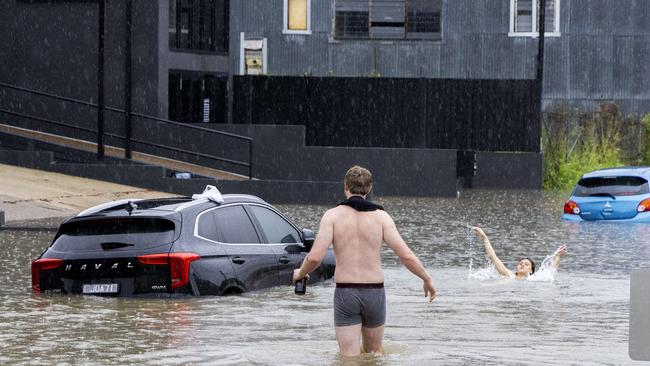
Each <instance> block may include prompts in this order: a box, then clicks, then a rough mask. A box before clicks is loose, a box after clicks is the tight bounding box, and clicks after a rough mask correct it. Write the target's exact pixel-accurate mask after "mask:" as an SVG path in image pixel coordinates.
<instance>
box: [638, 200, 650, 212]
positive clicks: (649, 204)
mask: <svg viewBox="0 0 650 366" xmlns="http://www.w3.org/2000/svg"><path fill="white" fill-rule="evenodd" d="M636 210H637V212H649V211H650V198H646V199H644V200H643V201H641V202H640V203H639V206H638V207H637V208H636Z"/></svg>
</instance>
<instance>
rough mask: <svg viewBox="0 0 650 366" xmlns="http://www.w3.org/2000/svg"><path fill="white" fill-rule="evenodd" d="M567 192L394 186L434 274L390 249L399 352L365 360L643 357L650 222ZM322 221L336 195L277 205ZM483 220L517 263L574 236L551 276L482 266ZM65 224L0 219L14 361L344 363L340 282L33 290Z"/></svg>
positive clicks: (396, 202) (392, 204) (392, 349)
mask: <svg viewBox="0 0 650 366" xmlns="http://www.w3.org/2000/svg"><path fill="white" fill-rule="evenodd" d="M564 198H565V196H564V195H560V194H546V193H540V192H471V193H467V194H466V195H465V196H464V197H462V198H460V199H442V198H440V199H433V198H384V199H378V202H380V203H381V204H383V205H384V206H385V207H386V210H387V211H388V212H389V213H390V214H391V215H392V216H393V217H394V219H395V221H396V223H397V226H398V228H399V229H400V231H401V232H402V235H403V236H404V238H405V240H406V241H407V243H408V244H409V245H410V246H411V247H412V249H413V250H414V252H416V254H418V255H419V256H420V258H421V259H422V262H423V263H424V264H425V266H426V267H427V269H428V270H429V272H430V273H431V274H432V275H433V277H434V281H435V283H436V286H437V290H438V297H437V298H436V300H435V301H434V302H433V303H431V304H429V303H427V301H426V300H425V298H424V297H423V293H422V289H421V282H420V280H419V279H418V278H417V277H415V276H413V275H411V274H410V273H409V272H408V271H407V270H406V269H405V268H404V267H402V266H400V265H399V263H398V262H397V260H396V258H395V257H394V256H393V255H392V253H390V251H388V250H386V251H385V252H384V268H385V272H386V291H387V303H388V318H387V322H386V331H385V350H386V352H387V354H386V355H385V356H381V357H380V356H364V357H363V358H362V359H361V360H360V361H359V362H360V364H363V365H434V364H456V365H465V364H488V365H539V364H542V363H544V364H547V365H567V364H601V365H626V364H629V365H632V364H634V365H637V364H640V363H639V362H634V361H632V360H631V359H630V358H629V356H628V328H629V325H628V321H629V320H628V317H629V273H630V271H631V270H632V269H637V268H648V267H650V226H649V225H647V224H627V225H616V224H608V223H582V224H576V223H568V222H563V221H562V219H561V213H562V205H563V202H564ZM278 208H279V209H280V210H282V211H283V212H285V213H286V214H287V216H289V217H290V218H291V219H293V220H294V222H296V223H297V224H298V225H300V226H302V227H307V228H312V229H317V226H318V220H319V218H320V215H322V213H323V212H324V210H325V209H326V207H323V206H278ZM467 225H478V226H481V227H482V228H483V229H484V230H485V232H486V233H487V235H488V236H489V237H490V240H491V242H492V244H493V246H494V248H495V250H496V252H497V254H498V255H499V257H500V258H501V259H502V260H503V261H504V264H505V265H506V266H507V267H509V268H514V267H515V263H516V260H517V259H519V258H520V257H522V256H529V257H531V258H533V259H534V260H535V261H536V262H537V263H538V265H539V264H541V262H542V260H543V259H544V258H545V257H546V256H547V255H550V254H552V253H553V252H554V250H555V249H556V248H557V247H558V246H559V245H560V244H566V245H567V246H568V254H567V255H566V256H564V257H563V258H562V263H561V266H560V269H559V271H558V272H557V274H556V275H555V279H554V280H553V281H537V282H533V281H515V280H505V279H486V280H480V279H476V278H468V274H469V273H470V271H469V268H470V259H471V260H472V262H473V267H474V268H482V267H485V266H486V260H485V257H484V254H483V253H484V252H483V248H482V244H481V243H480V241H479V240H478V239H477V238H475V237H474V236H473V235H471V234H470V231H469V229H468V227H467ZM53 235H54V233H53V232H45V231H41V232H39V231H0V251H2V253H3V254H2V256H0V322H1V323H2V324H3V326H2V328H3V330H2V332H0V345H1V348H2V352H1V353H0V363H1V364H15V363H32V364H46V363H47V364H51V363H71V364H135V363H138V364H151V365H160V364H183V363H188V364H200V363H205V364H213V365H338V364H342V361H341V360H340V359H339V358H338V346H337V343H336V340H335V338H334V329H333V316H332V296H333V292H334V282H333V281H329V282H326V283H325V284H320V285H314V286H308V289H307V295H306V296H304V297H299V296H295V295H294V294H293V287H290V286H286V287H277V288H273V289H271V290H267V291H259V292H252V293H246V294H244V295H242V296H230V297H204V298H183V299H165V300H162V299H132V298H102V297H82V296H70V297H68V296H34V295H32V293H31V280H30V276H31V274H30V263H31V261H32V259H34V258H36V257H37V256H38V255H39V254H40V253H41V252H42V251H43V250H44V249H45V248H46V247H47V245H48V244H49V242H50V240H51V239H52V237H53Z"/></svg>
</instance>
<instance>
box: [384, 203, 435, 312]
mask: <svg viewBox="0 0 650 366" xmlns="http://www.w3.org/2000/svg"><path fill="white" fill-rule="evenodd" d="M382 213H383V215H384V217H383V219H382V231H383V237H384V242H385V243H386V245H388V247H389V248H390V249H391V250H392V251H393V253H395V255H397V257H399V260H400V262H402V264H403V265H404V266H405V267H406V268H408V270H409V271H411V273H413V274H414V275H416V276H418V277H420V279H422V287H423V289H424V296H425V297H427V298H429V302H431V301H433V299H434V298H435V297H436V289H435V287H434V286H433V279H432V278H431V276H430V275H429V273H428V272H427V270H426V269H425V268H424V266H423V265H422V262H421V261H420V259H419V258H418V257H417V256H416V255H415V254H414V253H413V251H412V250H411V248H409V247H408V245H406V242H405V241H404V239H402V236H401V235H400V234H399V231H397V227H396V226H395V222H394V221H393V219H392V218H391V217H390V215H388V214H387V213H385V212H383V211H382Z"/></svg>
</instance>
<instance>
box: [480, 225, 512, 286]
mask: <svg viewBox="0 0 650 366" xmlns="http://www.w3.org/2000/svg"><path fill="white" fill-rule="evenodd" d="M472 231H473V232H474V233H475V234H476V235H477V236H478V237H479V238H480V239H481V241H483V245H484V246H485V253H486V254H487V255H488V257H490V260H491V261H492V263H493V264H494V268H496V270H497V272H499V274H500V275H502V276H508V277H510V276H512V272H511V271H510V270H509V269H508V268H506V266H505V265H503V262H501V259H499V257H497V254H496V253H495V252H494V248H492V244H490V239H488V237H487V235H485V232H483V229H481V228H480V227H477V226H472Z"/></svg>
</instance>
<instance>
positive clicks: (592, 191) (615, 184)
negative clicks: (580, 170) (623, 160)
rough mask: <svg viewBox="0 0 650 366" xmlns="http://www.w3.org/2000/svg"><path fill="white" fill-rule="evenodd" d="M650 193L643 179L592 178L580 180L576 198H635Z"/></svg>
mask: <svg viewBox="0 0 650 366" xmlns="http://www.w3.org/2000/svg"><path fill="white" fill-rule="evenodd" d="M646 193H650V188H649V187H648V181H647V180H645V179H643V178H641V177H630V176H618V177H591V178H583V179H580V181H579V182H578V184H577V185H576V188H575V190H574V191H573V195H574V196H578V197H590V196H634V195H640V194H646Z"/></svg>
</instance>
